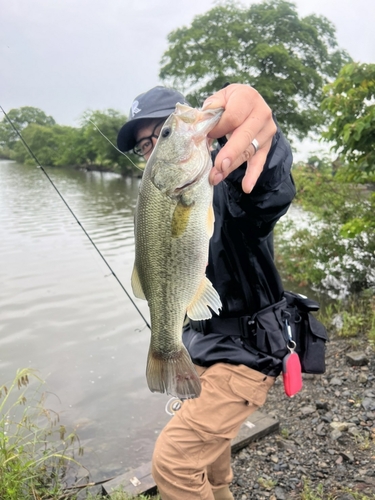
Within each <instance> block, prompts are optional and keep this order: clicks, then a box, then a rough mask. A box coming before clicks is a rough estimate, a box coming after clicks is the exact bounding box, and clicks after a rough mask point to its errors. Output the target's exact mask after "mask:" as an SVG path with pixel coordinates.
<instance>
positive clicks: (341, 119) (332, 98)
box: [322, 63, 375, 182]
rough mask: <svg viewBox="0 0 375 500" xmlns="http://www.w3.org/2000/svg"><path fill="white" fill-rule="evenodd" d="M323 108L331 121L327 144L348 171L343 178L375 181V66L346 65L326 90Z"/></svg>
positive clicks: (342, 169) (326, 136)
mask: <svg viewBox="0 0 375 500" xmlns="http://www.w3.org/2000/svg"><path fill="white" fill-rule="evenodd" d="M324 96H325V97H324V100H323V102H322V108H323V110H324V112H325V113H326V114H327V115H328V116H329V118H330V125H329V127H328V130H327V131H326V132H325V133H323V138H324V139H325V140H326V141H332V142H333V149H334V150H335V151H337V152H338V153H339V155H340V157H341V160H342V163H343V165H344V166H345V167H346V168H341V169H339V170H341V171H340V174H341V176H342V177H344V178H345V179H347V180H350V181H355V182H369V181H372V182H374V181H375V64H359V63H351V64H347V65H346V66H344V67H343V68H342V70H341V71H340V73H339V75H338V77H337V79H336V80H335V81H334V82H333V83H331V84H329V85H327V86H326V87H325V88H324Z"/></svg>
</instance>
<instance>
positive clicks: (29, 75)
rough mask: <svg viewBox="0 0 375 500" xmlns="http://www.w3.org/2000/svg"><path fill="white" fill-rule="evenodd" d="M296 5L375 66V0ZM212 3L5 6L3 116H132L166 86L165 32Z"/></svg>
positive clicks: (70, 1) (45, 1) (57, 1)
mask: <svg viewBox="0 0 375 500" xmlns="http://www.w3.org/2000/svg"><path fill="white" fill-rule="evenodd" d="M242 3H243V4H244V5H250V4H251V3H254V2H253V1H251V0H244V1H243V2H242ZM295 3H296V5H297V9H298V11H299V13H300V15H302V16H305V15H308V14H311V13H315V14H321V15H324V16H326V17H327V18H328V19H329V20H330V21H331V22H332V23H333V24H334V25H335V26H336V29H337V38H338V42H339V46H340V47H341V48H344V49H346V50H347V51H348V52H349V54H350V55H351V56H352V57H353V59H354V60H356V61H359V62H368V63H373V62H375V27H374V20H375V1H374V0H314V2H312V1H311V0H296V2H295ZM214 5H215V2H214V1H213V0H0V105H1V106H2V107H3V108H4V109H5V110H6V111H9V110H10V109H12V108H18V107H21V106H34V107H38V108H40V109H42V110H43V111H45V112H46V113H47V114H49V115H52V116H53V117H54V119H55V120H56V121H57V122H58V123H59V124H64V125H78V119H79V117H80V116H81V115H82V113H83V112H84V111H85V110H86V109H100V110H104V109H107V108H114V109H117V110H120V111H123V112H124V113H126V114H127V113H128V110H129V107H130V105H131V101H132V99H133V98H134V97H135V96H136V95H137V94H139V93H141V92H144V91H146V90H148V89H149V88H151V87H153V86H154V85H157V84H160V83H161V82H160V81H159V79H158V72H159V68H160V59H161V56H162V54H163V52H164V51H165V50H166V49H167V35H168V33H169V32H170V31H172V30H173V29H175V28H178V27H181V26H186V25H189V24H190V23H191V21H192V20H193V18H194V16H196V15H198V14H202V13H204V12H207V11H208V10H210V9H211V8H212V7H213V6H214ZM0 119H1V117H0Z"/></svg>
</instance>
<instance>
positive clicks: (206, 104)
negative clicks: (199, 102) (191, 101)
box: [202, 100, 214, 110]
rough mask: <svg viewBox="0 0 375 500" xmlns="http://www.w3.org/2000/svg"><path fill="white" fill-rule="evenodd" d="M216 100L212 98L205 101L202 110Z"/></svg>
mask: <svg viewBox="0 0 375 500" xmlns="http://www.w3.org/2000/svg"><path fill="white" fill-rule="evenodd" d="M213 102H214V101H212V100H210V101H205V102H204V104H203V106H202V110H205V109H207V108H208V107H209V106H210V105H211V104H212V103H213Z"/></svg>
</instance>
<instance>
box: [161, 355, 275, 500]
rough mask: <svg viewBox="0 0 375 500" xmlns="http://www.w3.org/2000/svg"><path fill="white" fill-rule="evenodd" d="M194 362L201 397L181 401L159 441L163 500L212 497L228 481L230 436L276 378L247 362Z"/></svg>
mask: <svg viewBox="0 0 375 500" xmlns="http://www.w3.org/2000/svg"><path fill="white" fill-rule="evenodd" d="M196 368H197V371H198V373H199V375H200V378H201V383H202V392H201V395H200V397H199V398H197V399H189V400H186V401H185V402H184V403H183V405H182V407H181V409H180V410H179V411H178V412H177V413H176V414H175V415H174V416H173V417H172V418H171V420H170V422H169V423H168V424H167V425H166V427H165V428H164V429H163V431H162V432H161V434H160V436H159V438H158V440H157V442H156V445H155V449H154V455H153V460H152V475H153V477H154V480H155V482H156V484H157V486H158V490H159V493H160V495H161V497H162V499H163V500H214V494H213V491H216V490H219V489H221V488H223V487H224V486H227V485H229V484H230V482H231V481H232V478H233V474H232V469H231V466H230V457H231V440H232V439H233V438H234V437H236V435H237V433H238V431H239V429H240V427H241V425H242V423H243V422H244V421H245V420H246V418H247V417H248V416H249V415H251V413H253V412H254V411H256V410H257V409H258V408H259V407H260V406H262V405H263V404H264V403H265V401H266V398H267V393H268V391H269V389H270V388H271V387H272V385H273V384H274V382H275V379H274V377H267V376H266V375H263V374H262V373H260V372H257V371H255V370H252V369H251V368H248V367H246V366H244V365H239V366H235V365H230V364H227V363H217V364H215V365H213V366H210V367H209V368H202V367H199V366H197V367H196Z"/></svg>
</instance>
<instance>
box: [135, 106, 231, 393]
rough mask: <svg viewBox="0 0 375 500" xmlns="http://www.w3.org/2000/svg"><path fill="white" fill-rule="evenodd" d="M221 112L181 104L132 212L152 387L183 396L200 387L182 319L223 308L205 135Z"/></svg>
mask: <svg viewBox="0 0 375 500" xmlns="http://www.w3.org/2000/svg"><path fill="white" fill-rule="evenodd" d="M222 113H223V109H222V108H217V109H208V110H199V109H196V108H192V107H190V106H187V105H185V104H180V103H177V105H176V109H175V111H174V113H172V114H171V115H170V116H169V117H168V118H167V120H166V122H165V123H164V125H163V128H162V129H161V131H160V135H159V138H158V141H157V143H156V145H155V148H154V150H153V151H152V153H151V156H150V158H149V159H148V162H147V164H146V167H145V170H144V173H143V176H142V180H141V184H140V188H139V192H138V198H137V202H136V208H135V215H134V234H135V260H134V267H133V272H132V277H131V284H132V289H133V293H134V295H135V296H136V297H138V298H142V299H146V300H147V302H148V307H149V311H150V322H151V339H150V346H149V351H148V357H147V366H146V379H147V383H148V387H149V389H150V390H151V392H160V393H167V394H170V395H172V396H175V397H178V398H180V399H182V400H183V399H191V398H196V397H199V395H200V392H201V384H200V379H199V376H198V374H197V372H196V370H195V367H194V364H193V362H192V360H191V358H190V355H189V353H188V351H187V349H186V348H185V346H184V345H183V342H182V331H183V326H184V322H185V320H186V319H187V318H190V319H192V320H196V321H198V320H205V319H209V318H211V317H212V311H213V312H215V314H217V315H218V314H219V313H220V309H221V307H222V304H221V300H220V296H219V294H218V293H217V291H216V290H215V289H214V287H213V285H212V283H211V282H210V281H209V280H208V278H207V277H206V273H205V271H206V267H207V263H208V252H209V240H210V238H211V236H212V234H213V229H214V211H213V205H212V200H213V187H212V186H211V185H210V183H209V173H210V170H211V168H212V160H211V155H210V151H209V144H208V139H207V134H208V133H209V132H210V130H212V128H213V127H214V126H215V125H216V124H217V123H218V121H219V119H220V117H221V115H222Z"/></svg>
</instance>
